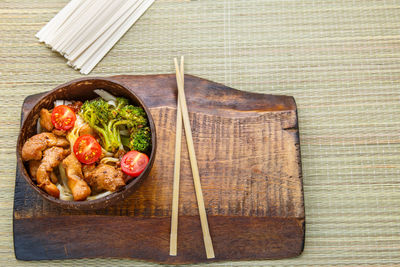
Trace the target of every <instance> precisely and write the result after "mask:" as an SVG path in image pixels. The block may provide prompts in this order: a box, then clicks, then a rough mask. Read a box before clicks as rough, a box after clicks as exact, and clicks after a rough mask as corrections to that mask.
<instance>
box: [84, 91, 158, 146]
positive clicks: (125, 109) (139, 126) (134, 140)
mask: <svg viewBox="0 0 400 267" xmlns="http://www.w3.org/2000/svg"><path fill="white" fill-rule="evenodd" d="M80 115H81V117H82V118H83V119H84V120H85V121H86V122H87V123H89V125H90V126H91V127H92V128H93V129H95V130H96V131H97V132H98V133H99V134H100V138H101V141H102V145H103V147H104V149H106V150H107V151H109V152H115V151H116V150H117V149H120V150H121V149H124V145H125V146H126V147H129V148H130V149H135V150H138V151H141V152H144V151H146V150H147V149H148V148H149V146H150V143H151V142H150V141H151V137H150V136H151V134H150V129H149V128H148V127H146V126H147V125H148V121H147V118H146V113H145V111H144V110H143V108H141V107H135V106H133V105H129V103H128V99H126V98H123V97H117V100H116V107H114V106H113V105H110V104H108V103H107V102H106V101H104V100H103V99H101V98H98V99H94V100H90V101H86V102H85V103H84V104H83V105H82V108H81V111H80ZM122 127H124V128H126V129H128V130H129V132H130V133H131V134H130V139H129V140H126V138H121V136H120V129H121V128H122Z"/></svg>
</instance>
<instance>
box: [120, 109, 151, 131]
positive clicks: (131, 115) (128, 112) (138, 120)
mask: <svg viewBox="0 0 400 267" xmlns="http://www.w3.org/2000/svg"><path fill="white" fill-rule="evenodd" d="M119 115H120V116H121V118H122V119H124V120H128V121H130V127H129V128H131V127H142V126H145V125H146V124H147V118H146V113H145V112H144V110H143V108H141V107H135V106H132V105H127V106H125V107H123V108H122V109H121V111H120V113H119Z"/></svg>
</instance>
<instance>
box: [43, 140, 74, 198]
mask: <svg viewBox="0 0 400 267" xmlns="http://www.w3.org/2000/svg"><path fill="white" fill-rule="evenodd" d="M67 153H69V151H68V150H64V149H63V148H61V147H58V146H54V147H51V148H48V149H46V150H45V151H44V153H43V159H42V162H41V163H40V166H39V168H38V170H37V172H36V181H37V184H38V186H39V187H40V188H42V189H44V190H45V191H46V192H47V193H48V194H49V195H51V196H53V197H57V198H58V197H59V196H60V191H59V190H58V188H57V186H56V185H55V184H53V183H52V182H51V180H50V174H51V172H52V171H53V168H54V167H56V166H57V165H58V164H60V162H61V161H62V160H63V159H64V158H65V156H66V155H67Z"/></svg>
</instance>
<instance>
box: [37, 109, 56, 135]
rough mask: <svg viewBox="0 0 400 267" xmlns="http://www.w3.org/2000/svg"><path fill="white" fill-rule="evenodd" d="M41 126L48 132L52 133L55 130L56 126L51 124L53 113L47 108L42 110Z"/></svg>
mask: <svg viewBox="0 0 400 267" xmlns="http://www.w3.org/2000/svg"><path fill="white" fill-rule="evenodd" d="M40 126H41V127H42V129H44V130H46V131H48V132H51V130H53V128H54V125H53V123H52V122H51V113H50V111H48V110H47V109H45V108H42V110H41V111H40Z"/></svg>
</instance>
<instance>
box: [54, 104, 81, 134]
mask: <svg viewBox="0 0 400 267" xmlns="http://www.w3.org/2000/svg"><path fill="white" fill-rule="evenodd" d="M75 121H76V115H75V112H74V111H73V110H72V109H71V108H70V107H68V106H66V105H60V106H57V107H55V108H54V109H53V112H52V113H51V122H52V123H53V125H54V127H56V129H58V130H64V131H66V130H69V129H71V128H72V127H74V124H75Z"/></svg>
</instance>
